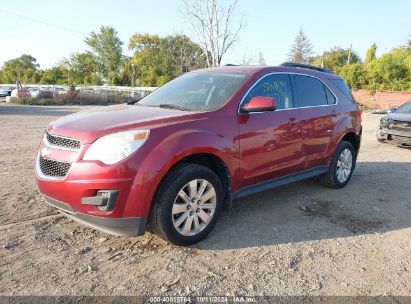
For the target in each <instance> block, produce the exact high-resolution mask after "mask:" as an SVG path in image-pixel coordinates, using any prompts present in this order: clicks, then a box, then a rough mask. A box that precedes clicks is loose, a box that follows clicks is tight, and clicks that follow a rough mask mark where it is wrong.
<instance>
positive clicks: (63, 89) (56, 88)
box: [53, 87, 67, 95]
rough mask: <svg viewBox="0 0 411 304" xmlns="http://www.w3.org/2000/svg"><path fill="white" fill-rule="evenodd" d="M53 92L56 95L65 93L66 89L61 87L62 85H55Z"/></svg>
mask: <svg viewBox="0 0 411 304" xmlns="http://www.w3.org/2000/svg"><path fill="white" fill-rule="evenodd" d="M53 92H54V94H57V95H64V94H67V90H66V89H65V88H62V87H55V88H54V90H53Z"/></svg>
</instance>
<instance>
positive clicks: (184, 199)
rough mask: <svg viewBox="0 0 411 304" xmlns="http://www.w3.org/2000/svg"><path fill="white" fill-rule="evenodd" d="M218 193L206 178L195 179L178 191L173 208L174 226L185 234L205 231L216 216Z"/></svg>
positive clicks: (190, 234)
mask: <svg viewBox="0 0 411 304" xmlns="http://www.w3.org/2000/svg"><path fill="white" fill-rule="evenodd" d="M216 203H217V194H216V191H215V189H214V187H213V185H212V184H211V183H210V182H209V181H207V180H205V179H195V180H192V181H190V182H189V183H187V184H186V185H185V186H184V187H183V188H181V190H180V191H179V192H178V194H177V196H176V198H175V199H174V203H173V208H172V212H171V213H172V214H171V217H172V221H173V225H174V228H175V229H176V230H177V232H178V233H180V234H181V235H183V236H194V235H197V234H199V233H200V232H201V231H203V230H204V229H205V228H206V227H207V226H208V224H209V223H210V221H211V219H212V217H213V216H214V213H215V209H216Z"/></svg>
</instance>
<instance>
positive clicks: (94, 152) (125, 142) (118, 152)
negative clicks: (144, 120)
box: [83, 130, 150, 165]
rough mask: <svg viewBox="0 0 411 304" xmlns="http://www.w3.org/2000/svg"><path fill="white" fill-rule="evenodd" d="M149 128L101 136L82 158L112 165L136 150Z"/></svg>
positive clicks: (144, 140) (146, 135) (142, 142)
mask: <svg viewBox="0 0 411 304" xmlns="http://www.w3.org/2000/svg"><path fill="white" fill-rule="evenodd" d="M149 134H150V130H133V131H126V132H119V133H114V134H110V135H107V136H103V137H101V138H99V139H97V140H96V141H95V142H94V143H93V144H92V145H91V146H90V147H89V148H88V150H87V152H86V154H85V155H84V157H83V159H84V160H99V161H101V162H103V163H105V164H107V165H112V164H115V163H117V162H119V161H120V160H122V159H125V158H126V157H128V156H129V155H131V154H132V153H134V152H135V151H137V150H138V148H140V147H141V146H142V145H143V144H144V143H145V142H146V141H147V139H148V136H149Z"/></svg>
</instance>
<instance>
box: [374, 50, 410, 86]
mask: <svg viewBox="0 0 411 304" xmlns="http://www.w3.org/2000/svg"><path fill="white" fill-rule="evenodd" d="M367 78H368V81H369V84H368V87H367V88H368V89H370V90H390V91H406V90H411V54H410V53H408V52H407V51H406V50H404V49H403V48H396V49H393V50H391V51H390V52H388V53H385V54H383V55H381V56H380V57H379V58H377V59H376V60H373V61H372V62H370V63H369V64H368V65H367Z"/></svg>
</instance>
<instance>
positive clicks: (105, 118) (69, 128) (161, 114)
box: [48, 104, 199, 144]
mask: <svg viewBox="0 0 411 304" xmlns="http://www.w3.org/2000/svg"><path fill="white" fill-rule="evenodd" d="M198 113H199V112H188V111H179V110H170V109H162V108H158V107H147V106H138V105H125V104H122V105H115V106H108V107H98V108H93V109H90V110H86V111H81V112H78V113H74V114H70V115H67V116H64V117H62V118H60V119H57V120H55V121H53V122H51V123H50V125H49V127H48V131H49V132H50V133H51V134H53V135H60V136H64V137H69V138H77V139H79V140H80V141H81V143H83V144H86V143H92V142H93V141H94V140H96V139H97V138H99V137H101V136H104V135H107V134H111V133H114V132H120V131H126V130H130V129H134V128H136V129H144V128H147V129H153V128H156V127H159V126H164V125H170V124H173V123H179V122H182V121H187V120H193V119H195V117H193V116H195V114H198Z"/></svg>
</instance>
